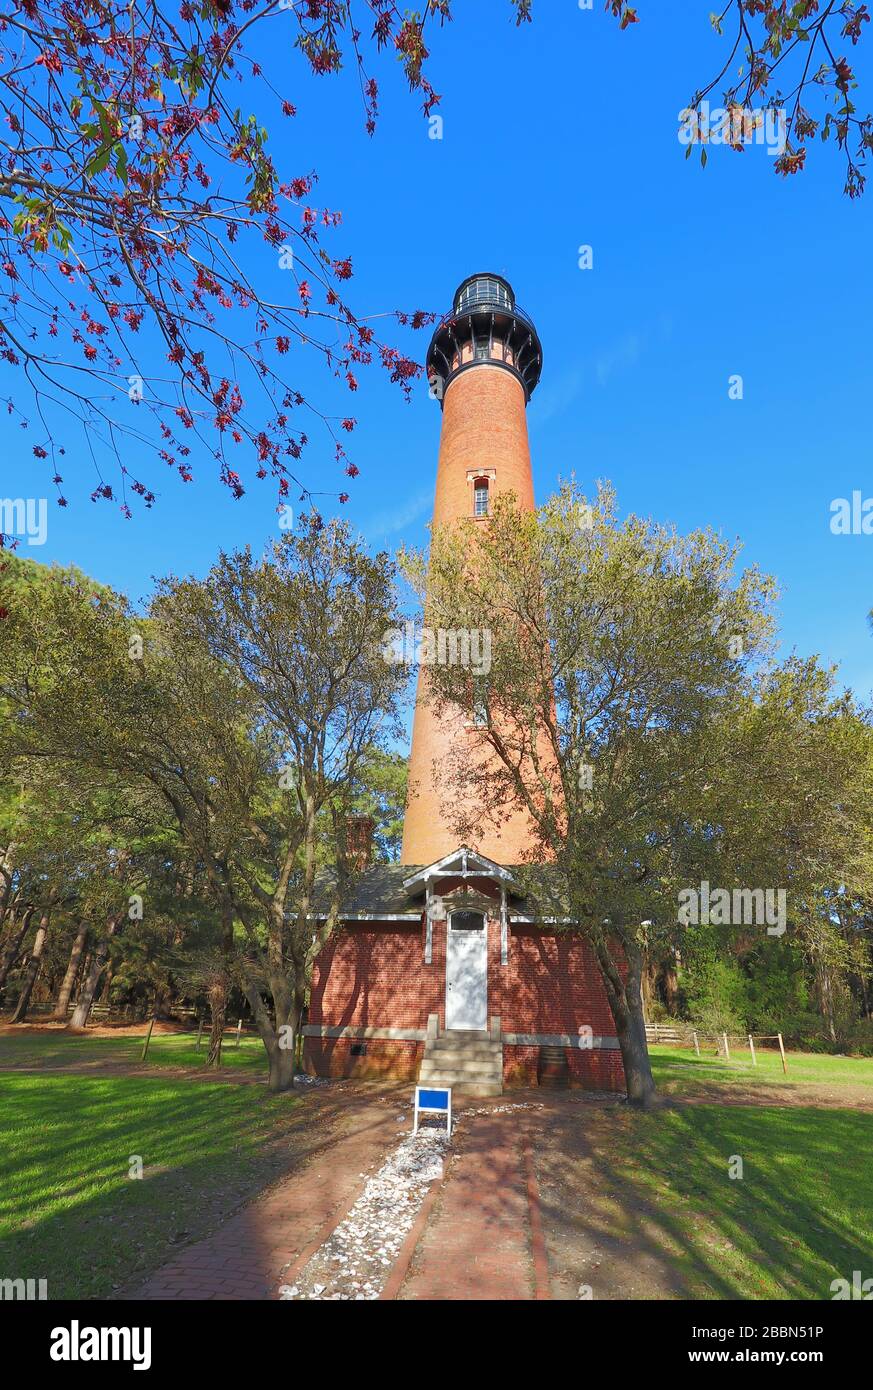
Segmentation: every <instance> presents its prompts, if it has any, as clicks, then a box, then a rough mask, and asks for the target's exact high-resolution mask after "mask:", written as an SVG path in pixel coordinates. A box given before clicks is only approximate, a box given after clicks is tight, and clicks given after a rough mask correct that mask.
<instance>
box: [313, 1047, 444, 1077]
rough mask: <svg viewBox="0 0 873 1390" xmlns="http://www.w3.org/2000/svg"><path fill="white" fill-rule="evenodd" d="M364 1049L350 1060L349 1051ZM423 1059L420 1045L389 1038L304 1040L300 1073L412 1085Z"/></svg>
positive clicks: (350, 1053)
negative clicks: (359, 1055) (364, 1050)
mask: <svg viewBox="0 0 873 1390" xmlns="http://www.w3.org/2000/svg"><path fill="white" fill-rule="evenodd" d="M355 1046H364V1047H366V1049H367V1051H366V1055H365V1056H363V1057H353V1056H352V1048H353V1047H355ZM423 1056H424V1043H419V1042H402V1041H400V1040H399V1039H396V1040H395V1039H393V1038H365V1039H360V1040H359V1039H357V1038H307V1039H306V1040H305V1045H304V1049H303V1065H304V1070H305V1071H306V1072H308V1073H309V1075H310V1076H353V1077H358V1078H359V1079H361V1080H364V1079H368V1078H374V1079H379V1078H381V1077H390V1078H391V1079H392V1080H395V1081H412V1082H413V1083H414V1082H415V1080H416V1078H417V1076H418V1068H419V1065H420V1063H421V1059H422V1057H423Z"/></svg>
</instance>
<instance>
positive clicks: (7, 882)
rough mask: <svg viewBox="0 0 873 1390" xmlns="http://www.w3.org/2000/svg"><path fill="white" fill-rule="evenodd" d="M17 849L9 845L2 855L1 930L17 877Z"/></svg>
mask: <svg viewBox="0 0 873 1390" xmlns="http://www.w3.org/2000/svg"><path fill="white" fill-rule="evenodd" d="M15 849H16V846H15V845H14V844H12V845H7V846H6V849H5V850H4V851H3V854H2V855H0V930H2V928H3V924H4V922H5V921H6V911H7V909H8V907H9V899H10V898H11V897H12V880H13V878H14V877H15V872H14V871H15V864H14V858H15Z"/></svg>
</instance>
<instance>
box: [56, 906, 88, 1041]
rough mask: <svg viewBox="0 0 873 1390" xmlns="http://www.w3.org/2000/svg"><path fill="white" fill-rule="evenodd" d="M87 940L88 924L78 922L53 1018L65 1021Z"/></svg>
mask: <svg viewBox="0 0 873 1390" xmlns="http://www.w3.org/2000/svg"><path fill="white" fill-rule="evenodd" d="M87 940H88V923H87V922H80V923H79V929H78V931H77V932H76V939H75V941H74V942H73V949H72V951H71V952H70V960H69V964H68V965H67V970H66V974H65V975H64V978H63V980H62V981H61V988H60V992H59V993H58V997H57V1001H56V1003H55V1012H54V1017H55V1018H59V1019H61V1020H63V1021H66V1017H67V1006H68V1004H69V1002H70V999H71V998H72V995H73V986H74V984H75V983H76V976H77V975H78V973H79V966H80V965H81V963H82V953H83V951H84V950H85V942H86V941H87Z"/></svg>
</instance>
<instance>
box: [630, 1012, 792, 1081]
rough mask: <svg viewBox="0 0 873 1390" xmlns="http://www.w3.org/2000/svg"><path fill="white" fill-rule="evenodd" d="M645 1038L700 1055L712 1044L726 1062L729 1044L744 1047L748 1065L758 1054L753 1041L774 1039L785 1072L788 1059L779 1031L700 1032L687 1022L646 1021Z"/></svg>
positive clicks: (739, 1049)
mask: <svg viewBox="0 0 873 1390" xmlns="http://www.w3.org/2000/svg"><path fill="white" fill-rule="evenodd" d="M646 1042H647V1043H663V1044H665V1045H666V1046H668V1047H688V1048H692V1047H693V1048H694V1052H695V1055H696V1056H698V1057H700V1056H701V1055H702V1053H701V1048H702V1049H703V1051H707V1050H710V1049H711V1048H712V1046H713V1044H715V1053H716V1056H717V1057H722V1058H723V1059H724V1060H725V1061H726V1062H729V1061H730V1060H731V1044H733V1047H734V1051H735V1052H738V1051H742V1050H745V1049H746V1048H748V1050H749V1053H750V1054H751V1058H752V1066H753V1067H756V1066H757V1065H758V1057H757V1054H756V1052H755V1043H756V1042H757V1043H768V1042H772V1043H776V1044H778V1047H779V1055H780V1057H781V1058H782V1070H783V1072H785V1073H786V1074H787V1072H788V1061H787V1059H786V1056H785V1043H784V1042H783V1039H782V1034H781V1033H743V1034H731V1035H730V1036H729V1035H728V1034H727V1033H702V1032H700V1031H699V1030H698V1029H696V1028H691V1027H690V1026H689V1025H688V1024H683V1023H673V1024H663V1023H647V1024H646Z"/></svg>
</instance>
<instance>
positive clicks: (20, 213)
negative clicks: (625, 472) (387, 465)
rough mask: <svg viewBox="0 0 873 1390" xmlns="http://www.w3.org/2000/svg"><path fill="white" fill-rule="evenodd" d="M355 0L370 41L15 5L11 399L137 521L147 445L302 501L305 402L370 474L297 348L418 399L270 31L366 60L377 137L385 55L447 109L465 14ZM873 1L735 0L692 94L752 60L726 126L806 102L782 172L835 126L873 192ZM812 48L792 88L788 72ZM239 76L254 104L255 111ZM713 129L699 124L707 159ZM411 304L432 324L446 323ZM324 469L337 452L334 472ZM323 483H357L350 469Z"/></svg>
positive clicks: (9, 197)
mask: <svg viewBox="0 0 873 1390" xmlns="http://www.w3.org/2000/svg"><path fill="white" fill-rule="evenodd" d="M509 3H510V5H511V7H512V8H513V9H514V12H515V18H516V22H517V23H519V24H520V23H523V22H525V21H529V20H530V19H531V18H532V15H533V2H532V0H509ZM606 7H607V9H609V10H610V11H611V13H612V15H613V16H615V18H616V19H617V20H618V22H619V24H620V26H621V28H622V29H627V28H629V27H630V26H632V25H634V24H636V23H637V22H638V19H639V16H638V14H637V10H636V9H635V8H634V7H632V6H631V5H629V4H627V3H626V0H607V5H606ZM361 9H362V10H363V11H364V12H365V13H367V14H368V18H369V20H370V21H372V31H371V34H370V37H369V40H368V38H367V36H366V34H365V33H364V30H363V27H362V26H361V25H360V24H359V21H358V20H357V19H356V18H355V17H354V16H353V12H352V6H351V5H350V4H348V3H347V0H318V3H309V0H306V3H304V0H193V3H192V0H182V3H181V5H180V6H179V11H178V14H177V13H176V11H175V9H173V8H171V7H168V6H167V5H165V4H160V3H159V4H151V5H145V4H143V3H142V0H95V3H90V0H89V2H88V3H85V0H64V3H61V0H17V3H16V4H15V5H14V6H13V8H12V9H11V11H10V12H8V13H6V14H4V15H3V16H2V17H0V37H2V39H3V47H2V51H0V111H2V115H3V118H4V122H3V126H2V130H3V135H2V137H0V153H2V174H0V197H2V199H3V202H4V206H5V208H6V212H5V214H4V215H3V217H2V219H0V241H2V248H0V249H2V255H0V265H2V269H3V273H4V274H5V276H6V277H7V279H8V282H9V287H10V294H9V312H8V314H7V315H6V317H5V319H4V320H3V322H2V325H0V354H2V357H3V359H4V360H5V361H6V363H7V364H8V365H9V366H11V367H13V368H15V369H16V370H18V372H19V373H20V379H21V387H22V391H23V394H24V397H25V401H24V404H23V405H20V404H19V403H18V402H17V401H16V399H15V398H14V397H10V398H9V399H8V401H7V408H8V409H9V410H10V412H12V413H13V414H14V415H15V416H16V418H17V419H18V421H19V423H20V424H21V425H22V426H23V427H24V428H26V429H28V431H29V438H30V439H31V440H32V441H33V442H32V444H31V449H32V453H33V456H34V457H35V458H36V459H38V460H42V461H44V464H45V466H46V467H47V468H48V469H49V470H50V473H49V476H50V477H51V479H52V481H53V483H54V485H55V487H56V488H57V489H58V499H57V500H58V502H59V504H60V505H62V506H65V505H67V498H66V496H65V494H64V492H63V485H64V459H65V456H66V452H67V448H68V444H67V443H65V442H64V441H65V440H66V439H67V438H68V427H69V425H70V424H73V425H74V427H75V429H76V431H77V433H78V432H79V431H81V433H83V434H84V437H85V439H84V442H85V445H86V449H87V451H88V453H89V455H90V457H91V458H92V461H93V463H94V468H95V480H94V487H93V490H92V492H91V496H92V497H93V498H94V499H95V500H96V499H105V500H109V501H112V502H116V503H117V504H118V505H119V506H120V508H121V510H122V512H123V513H124V515H126V516H129V515H130V514H131V507H132V504H133V503H134V502H135V501H136V500H137V499H141V500H142V501H143V503H144V504H145V505H146V506H151V505H152V503H153V502H154V500H155V496H156V487H157V484H156V483H155V482H154V480H153V473H152V471H151V470H149V473H148V475H144V476H140V474H139V471H138V468H139V465H137V464H136V463H135V462H133V459H134V457H135V454H136V448H137V446H142V448H143V450H144V451H145V452H146V453H147V454H151V455H152V456H153V457H154V459H155V461H156V462H157V463H158V464H159V465H160V467H161V469H163V468H164V467H169V468H171V469H173V470H174V471H175V472H176V473H177V474H178V476H179V477H181V478H182V480H183V481H185V482H189V481H191V480H192V479H193V477H194V467H195V463H196V462H197V461H198V456H201V457H204V458H209V459H214V460H215V463H216V465H217V468H218V472H219V476H220V477H221V479H222V481H223V482H224V483H225V484H226V486H227V487H228V488H229V490H230V491H231V493H232V494H233V495H235V496H239V495H240V494H241V493H242V492H243V491H244V489H245V486H246V482H247V479H248V476H249V474H250V473H254V474H255V475H256V476H258V477H268V476H271V477H273V478H274V479H275V480H276V483H277V488H278V501H279V504H280V505H283V504H284V502H285V500H286V499H287V498H288V497H289V495H290V493H291V489H292V486H294V487H297V486H299V487H301V488H302V491H303V496H304V497H306V496H308V495H310V489H311V484H307V482H306V481H305V479H303V480H301V478H300V472H301V469H300V461H301V459H302V458H303V456H304V454H305V451H306V449H307V447H308V445H309V443H310V438H309V428H308V421H310V420H312V419H313V418H314V420H315V421H316V423H317V425H320V426H322V427H324V429H326V431H327V434H328V437H329V439H330V441H331V449H332V452H333V463H334V466H335V467H336V468H337V469H339V470H343V469H344V471H345V473H346V474H347V475H349V476H351V477H354V476H355V474H356V473H357V468H356V466H355V465H354V463H352V462H351V461H350V460H349V458H348V457H347V454H346V450H345V447H344V443H343V441H344V440H345V439H346V438H347V437H348V435H349V433H350V432H351V431H352V430H353V429H354V426H355V421H354V418H353V417H352V416H351V415H349V414H348V413H347V412H346V411H339V412H336V413H334V414H328V413H326V412H325V411H324V410H323V409H321V408H320V407H319V405H318V403H317V402H315V401H312V400H309V399H307V398H305V397H304V395H303V394H302V393H301V391H300V390H299V389H298V388H297V387H296V386H295V384H294V380H293V375H294V373H293V371H289V370H288V368H289V364H293V363H294V362H295V351H294V350H295V349H297V348H306V349H309V350H311V351H314V352H316V353H318V354H320V356H321V357H322V359H323V361H324V363H325V366H326V368H327V370H328V372H329V373H330V374H332V375H333V376H334V377H336V378H338V379H339V380H340V381H341V382H344V383H345V385H346V386H347V387H348V389H349V390H350V391H351V392H354V391H355V390H356V389H357V387H358V372H359V370H360V368H361V367H365V366H367V365H368V364H370V363H372V362H376V363H378V364H380V365H381V366H382V367H383V368H384V369H385V370H386V371H387V372H388V374H389V376H390V377H391V379H392V380H393V381H395V382H397V383H399V385H400V386H401V387H402V388H403V389H404V390H405V391H407V392H408V390H409V388H410V386H411V384H412V383H413V382H414V381H415V380H416V379H417V378H418V376H419V375H420V372H421V368H420V366H419V365H418V364H416V363H415V362H414V361H413V360H412V359H411V358H410V357H409V356H408V355H407V354H406V353H405V352H403V351H401V350H399V349H398V348H396V347H395V346H393V345H392V344H390V343H388V342H386V341H383V340H381V339H379V338H378V337H377V335H376V332H375V330H374V328H373V327H372V325H371V323H370V322H368V321H367V320H366V319H365V318H364V317H362V316H361V315H360V314H358V313H356V312H355V310H354V309H353V308H352V307H351V306H350V304H349V303H348V302H347V301H346V297H345V294H346V286H347V283H348V281H349V280H350V279H351V278H352V261H351V257H350V256H349V255H348V253H347V250H346V249H343V250H341V251H340V252H339V254H337V253H336V252H334V251H329V250H327V249H326V247H325V246H324V245H322V242H321V237H322V235H325V234H328V235H329V234H330V233H332V232H334V231H335V230H336V228H337V227H338V225H339V224H340V221H341V218H340V214H339V213H338V212H336V211H334V210H332V209H331V208H329V207H324V206H321V207H320V206H318V205H317V202H316V199H315V189H316V184H317V174H316V173H315V172H314V171H313V169H312V161H311V160H310V159H309V158H306V159H302V160H301V161H300V163H299V164H298V165H297V166H296V167H295V168H294V169H292V170H290V171H284V170H280V169H279V168H277V165H276V162H275V161H274V158H273V156H272V154H271V153H270V138H269V137H270V128H271V125H272V121H273V119H274V118H279V117H281V118H282V119H291V120H293V118H294V115H295V106H294V103H293V101H292V100H290V99H289V97H288V96H287V95H286V94H285V93H284V91H283V90H282V89H283V88H285V86H286V84H287V76H286V74H285V73H284V72H282V73H280V74H279V75H277V74H275V73H272V72H270V71H267V70H266V69H265V66H264V64H265V63H266V62H268V61H270V60H268V59H267V58H265V57H263V56H262V49H261V47H259V46H257V39H258V37H259V36H260V35H261V34H262V33H263V34H264V35H266V34H267V32H269V35H270V38H271V39H272V40H273V43H272V52H273V53H279V54H283V53H285V52H287V51H288V50H290V49H292V48H294V49H296V50H297V52H298V53H299V54H300V56H301V58H302V60H303V62H304V63H305V64H306V65H307V67H308V68H309V70H310V71H312V72H314V73H315V74H318V75H322V76H328V75H335V74H337V73H338V72H339V71H340V69H341V68H342V66H343V63H344V61H345V60H346V59H348V58H350V59H351V61H352V64H353V66H354V69H355V70H356V72H357V75H358V81H359V84H360V90H361V99H362V106H363V116H364V120H365V122H366V126H367V129H368V130H369V131H370V132H371V133H372V132H373V131H374V130H375V125H376V116H377V106H378V98H379V85H378V82H377V80H376V78H375V77H373V76H372V75H371V74H370V72H369V70H368V68H369V64H370V62H371V60H378V55H379V53H380V52H381V51H382V50H387V51H388V52H389V53H393V54H394V55H395V56H396V57H397V59H399V61H400V64H401V66H402V69H403V72H404V76H405V78H406V80H407V82H408V85H409V87H410V89H411V90H412V91H413V92H415V93H417V94H419V95H420V97H421V103H422V111H423V112H424V114H425V115H426V116H427V115H429V114H430V113H431V111H432V110H433V109H434V108H435V107H436V106H437V105H438V103H439V100H440V98H439V95H438V93H437V92H436V91H435V90H434V88H433V86H432V85H431V82H430V80H429V79H428V77H427V75H426V65H427V59H428V50H427V46H426V37H427V33H428V31H429V28H430V27H431V26H432V25H433V24H440V25H442V24H444V23H446V22H447V21H448V20H450V19H451V6H450V0H427V3H426V4H425V6H424V7H423V10H422V12H421V13H417V12H414V11H404V10H402V9H401V8H400V7H399V6H398V5H397V4H396V3H394V0H362V3H361ZM868 19H869V15H868V13H867V6H866V5H857V4H853V3H850V0H840V3H837V0H829V3H827V4H824V3H820V0H794V3H791V4H786V3H785V0H728V3H727V4H726V5H725V7H724V9H723V11H722V13H721V14H720V15H713V16H712V20H713V23H714V25H715V27H716V29H717V30H718V32H722V30H723V28H724V27H725V26H728V25H730V23H731V22H733V21H734V20H735V21H736V38H735V40H734V42H733V44H732V47H731V49H730V51H729V54H728V57H727V61H726V63H725V65H724V68H723V69H722V72H721V73H720V74H719V76H718V77H717V78H716V79H715V80H714V81H713V82H711V83H710V84H709V85H708V86H706V87H705V88H704V89H703V90H702V91H701V92H699V93H698V94H697V95H696V96H695V98H694V101H693V103H692V106H693V109H694V110H695V111H697V112H699V110H700V105H701V102H702V101H703V100H704V99H705V97H706V95H707V94H708V93H709V92H710V91H711V90H713V88H714V87H715V86H716V85H717V84H718V82H720V81H721V80H722V78H723V77H725V75H726V73H727V72H728V70H729V69H732V68H733V65H734V63H736V62H737V61H738V60H739V61H741V62H742V64H743V67H742V73H741V76H740V78H739V79H737V78H736V77H734V75H733V72H732V79H733V81H732V85H731V86H730V87H729V89H728V91H727V92H726V93H725V96H724V101H725V106H726V108H727V109H728V112H729V115H730V117H731V120H732V122H733V127H732V128H733V129H734V131H735V134H734V135H733V136H732V137H731V140H730V141H729V143H733V144H734V146H735V148H738V149H742V147H743V144H742V140H743V137H744V135H745V134H746V133H747V126H748V125H749V123H750V122H752V123H754V121H755V120H756V119H757V117H756V116H755V114H754V111H753V110H752V109H751V108H752V103H753V102H754V101H764V102H765V103H766V104H767V105H768V106H773V107H776V106H780V105H781V104H783V103H785V104H788V105H790V115H789V117H788V145H787V148H786V151H785V153H784V154H783V155H782V157H781V158H780V159H779V160H778V161H777V168H778V169H779V171H780V172H782V173H789V172H796V171H797V170H798V169H800V168H802V167H803V164H804V161H805V157H806V143H805V142H807V141H808V140H809V139H810V138H811V137H812V136H814V135H816V134H819V135H820V136H821V138H822V139H828V138H829V137H831V136H833V137H834V140H835V142H836V143H837V145H838V146H839V147H840V149H841V150H842V151H843V152H844V154H845V156H846V159H847V161H848V165H847V176H846V187H847V191H848V192H849V193H850V194H851V195H852V196H855V195H856V194H857V193H859V192H860V191H861V190H862V189H863V186H864V174H863V163H864V158H865V155H866V152H867V150H868V149H869V147H870V144H871V140H873V134H871V118H870V117H869V116H867V117H864V118H861V117H859V116H858V114H857V112H856V110H855V106H854V103H853V100H852V98H851V93H852V92H853V90H854V87H855V85H856V84H855V79H854V75H853V71H852V68H851V67H850V65H849V63H848V61H847V60H846V59H845V58H844V57H842V56H839V45H841V44H843V43H845V42H847V41H848V42H850V43H851V44H852V45H853V46H854V45H857V44H858V42H859V41H860V39H861V38H862V37H863V33H864V26H865V25H866V23H867V22H868ZM268 25H269V30H268V29H267V26H268ZM282 26H284V32H283V28H282ZM819 55H820V56H819ZM792 63H794V64H795V65H796V67H797V69H798V71H797V72H796V74H795V76H794V77H793V78H792V79H791V81H792V86H791V87H790V89H789V90H788V91H787V92H786V93H785V94H783V93H782V92H781V91H780V90H777V89H776V86H775V84H776V82H778V81H779V80H781V78H782V73H783V71H784V70H786V69H790V68H791V65H792ZM246 83H248V84H250V86H248V87H247V86H246ZM241 84H242V86H241ZM240 91H242V93H243V97H242V100H245V99H246V97H250V100H251V102H252V103H253V104H256V106H257V109H256V110H254V111H252V110H251V109H250V108H248V107H246V106H244V105H243V106H241V105H240V104H239V103H240ZM810 92H812V93H813V95H814V96H820V97H821V98H822V100H823V101H827V100H828V98H829V96H830V95H831V94H833V96H834V97H835V101H836V105H835V109H834V110H833V111H828V112H827V114H826V115H825V117H824V119H821V117H820V116H818V117H817V116H814V115H812V114H811V113H810V111H809V110H808V109H807V107H806V106H805V105H804V102H805V101H806V100H807V99H808V95H809V93H810ZM707 138H708V137H707V135H706V134H705V133H704V132H702V131H700V132H699V140H698V142H699V144H700V148H701V151H702V155H703V157H704V158H705V155H706V140H707ZM688 148H689V152H690V150H691V146H690V145H689V147H688ZM330 239H331V241H332V240H333V238H332V237H331V238H330ZM251 250H254V251H260V254H261V258H262V259H261V267H262V268H261V269H260V270H259V271H258V273H255V272H254V271H250V270H249V269H248V266H249V265H250V264H254V258H252V257H251ZM269 262H274V263H275V264H277V265H278V266H279V267H280V268H281V269H284V270H287V271H288V275H289V282H291V281H293V284H294V290H293V293H291V294H289V295H288V296H287V297H285V298H284V299H282V297H277V296H276V294H275V292H274V291H273V289H272V287H271V286H270V284H269V278H268V275H267V274H265V273H264V269H263V267H264V266H265V265H266V264H268V263H269ZM396 317H397V318H398V320H399V322H400V323H401V324H404V325H410V326H411V327H412V328H413V329H417V328H421V327H423V326H424V325H425V324H427V323H429V322H431V321H432V319H433V317H434V316H433V314H431V313H424V312H422V311H414V312H412V313H404V312H398V313H397V315H396ZM73 442H75V444H76V446H77V449H78V447H79V445H80V443H81V440H80V439H76V440H75V441H73ZM325 473H326V469H325V467H324V465H323V464H320V466H319V468H318V477H319V482H320V483H321V482H322V481H326V479H325ZM343 486H345V484H343ZM319 490H321V491H327V492H328V493H334V495H338V496H339V500H340V501H344V500H345V499H346V496H347V494H346V493H345V491H341V490H340V489H339V486H338V484H329V485H328V486H327V487H326V488H324V487H322V488H320V489H319Z"/></svg>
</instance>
